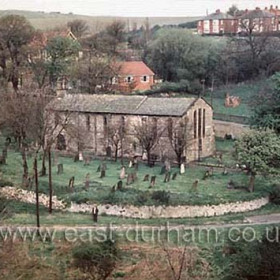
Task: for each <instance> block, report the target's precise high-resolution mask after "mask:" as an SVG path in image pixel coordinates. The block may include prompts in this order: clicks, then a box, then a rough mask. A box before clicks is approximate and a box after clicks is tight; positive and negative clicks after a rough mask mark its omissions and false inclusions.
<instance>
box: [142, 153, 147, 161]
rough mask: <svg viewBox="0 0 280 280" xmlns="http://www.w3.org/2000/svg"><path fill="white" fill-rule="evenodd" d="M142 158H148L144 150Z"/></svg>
mask: <svg viewBox="0 0 280 280" xmlns="http://www.w3.org/2000/svg"><path fill="white" fill-rule="evenodd" d="M142 160H143V161H146V160H148V157H147V153H146V152H144V153H143V155H142Z"/></svg>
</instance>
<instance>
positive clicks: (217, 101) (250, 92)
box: [205, 80, 264, 117]
mask: <svg viewBox="0 0 280 280" xmlns="http://www.w3.org/2000/svg"><path fill="white" fill-rule="evenodd" d="M263 83H264V81H263V80H258V81H252V82H247V83H242V84H238V85H230V86H228V87H227V88H225V87H224V88H220V89H217V90H214V92H213V93H212V98H213V108H214V112H215V113H218V114H226V115H236V116H242V117H250V116H251V115H252V110H251V108H250V106H249V103H250V100H251V99H252V98H253V96H254V94H256V93H257V92H258V91H259V90H260V88H261V86H262V85H263ZM226 93H229V95H233V96H239V97H240V98H241V104H240V106H238V107H236V108H227V107H225V106H224V100H225V96H226ZM205 99H206V100H207V101H208V102H209V103H210V102H211V92H209V91H207V92H206V95H205Z"/></svg>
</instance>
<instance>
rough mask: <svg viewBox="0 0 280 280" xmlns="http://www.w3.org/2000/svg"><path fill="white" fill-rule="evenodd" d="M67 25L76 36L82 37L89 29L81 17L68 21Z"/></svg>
mask: <svg viewBox="0 0 280 280" xmlns="http://www.w3.org/2000/svg"><path fill="white" fill-rule="evenodd" d="M67 26H68V27H69V28H70V30H71V32H72V33H73V34H74V35H75V36H76V37H77V38H81V37H83V35H85V34H86V32H87V31H88V29H89V27H88V25H87V22H86V21H84V20H81V19H75V20H72V21H69V22H68V23H67Z"/></svg>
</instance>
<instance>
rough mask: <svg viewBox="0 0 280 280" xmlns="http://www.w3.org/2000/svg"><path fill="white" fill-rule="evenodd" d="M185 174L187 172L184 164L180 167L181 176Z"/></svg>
mask: <svg viewBox="0 0 280 280" xmlns="http://www.w3.org/2000/svg"><path fill="white" fill-rule="evenodd" d="M185 172H186V168H185V164H184V163H181V165H180V174H181V175H182V174H185Z"/></svg>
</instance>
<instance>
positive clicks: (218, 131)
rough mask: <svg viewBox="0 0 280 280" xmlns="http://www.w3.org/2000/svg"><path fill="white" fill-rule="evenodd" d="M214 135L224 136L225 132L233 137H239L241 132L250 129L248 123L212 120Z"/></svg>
mask: <svg viewBox="0 0 280 280" xmlns="http://www.w3.org/2000/svg"><path fill="white" fill-rule="evenodd" d="M214 130H215V136H217V137H222V138H224V137H225V135H226V134H231V135H232V136H234V137H235V138H238V137H240V136H241V135H242V134H243V133H246V132H248V131H250V127H249V125H244V124H239V123H233V122H224V121H218V120H214Z"/></svg>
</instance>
